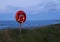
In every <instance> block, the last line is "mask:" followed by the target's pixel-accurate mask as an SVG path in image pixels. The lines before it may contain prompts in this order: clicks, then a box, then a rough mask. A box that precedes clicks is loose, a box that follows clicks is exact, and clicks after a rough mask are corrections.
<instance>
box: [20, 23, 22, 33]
mask: <svg viewBox="0 0 60 42" xmlns="http://www.w3.org/2000/svg"><path fill="white" fill-rule="evenodd" d="M21 31H22V24H20V33H21Z"/></svg>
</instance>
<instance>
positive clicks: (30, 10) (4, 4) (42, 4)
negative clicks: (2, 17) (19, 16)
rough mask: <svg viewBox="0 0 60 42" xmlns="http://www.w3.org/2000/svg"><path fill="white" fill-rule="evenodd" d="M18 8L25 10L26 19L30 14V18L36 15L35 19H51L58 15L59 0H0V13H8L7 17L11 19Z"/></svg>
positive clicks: (59, 9) (59, 8)
mask: <svg viewBox="0 0 60 42" xmlns="http://www.w3.org/2000/svg"><path fill="white" fill-rule="evenodd" d="M20 9H21V10H24V11H25V12H26V14H27V15H28V19H29V18H30V17H31V16H32V17H31V19H32V20H33V19H34V17H36V16H37V17H36V19H37V18H39V17H40V18H42V19H46V18H47V17H48V19H52V18H56V16H57V17H59V16H60V15H59V13H60V12H59V11H60V0H0V13H1V14H6V15H7V14H9V15H10V16H11V18H9V19H13V18H14V15H15V13H16V12H17V11H18V10H20ZM37 14H38V15H39V16H38V15H37ZM55 14H57V15H55ZM7 17H8V15H7ZM43 17H45V18H43ZM51 17H52V18H51Z"/></svg>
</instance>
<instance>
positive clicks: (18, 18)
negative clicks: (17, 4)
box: [15, 10, 26, 23]
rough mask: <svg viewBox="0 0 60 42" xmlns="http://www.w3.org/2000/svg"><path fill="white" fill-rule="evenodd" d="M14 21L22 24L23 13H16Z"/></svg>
mask: <svg viewBox="0 0 60 42" xmlns="http://www.w3.org/2000/svg"><path fill="white" fill-rule="evenodd" d="M15 18H16V21H17V22H19V23H24V22H25V20H26V14H25V12H24V11H22V10H20V11H18V12H17V13H16V16H15Z"/></svg>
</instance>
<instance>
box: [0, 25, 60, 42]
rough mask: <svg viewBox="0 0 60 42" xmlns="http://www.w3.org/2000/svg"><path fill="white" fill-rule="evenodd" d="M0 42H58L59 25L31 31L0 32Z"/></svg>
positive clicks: (6, 30) (59, 40) (11, 30)
mask: <svg viewBox="0 0 60 42" xmlns="http://www.w3.org/2000/svg"><path fill="white" fill-rule="evenodd" d="M0 42H60V24H55V25H49V26H44V27H37V28H35V29H34V28H33V29H22V32H21V33H20V31H19V29H3V30H0Z"/></svg>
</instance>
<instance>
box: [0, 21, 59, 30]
mask: <svg viewBox="0 0 60 42" xmlns="http://www.w3.org/2000/svg"><path fill="white" fill-rule="evenodd" d="M57 23H60V21H26V22H25V23H23V24H22V27H23V28H27V27H29V28H30V27H38V26H47V25H50V24H57ZM19 26H20V24H19V23H18V22H16V21H0V29H3V28H17V27H19Z"/></svg>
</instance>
